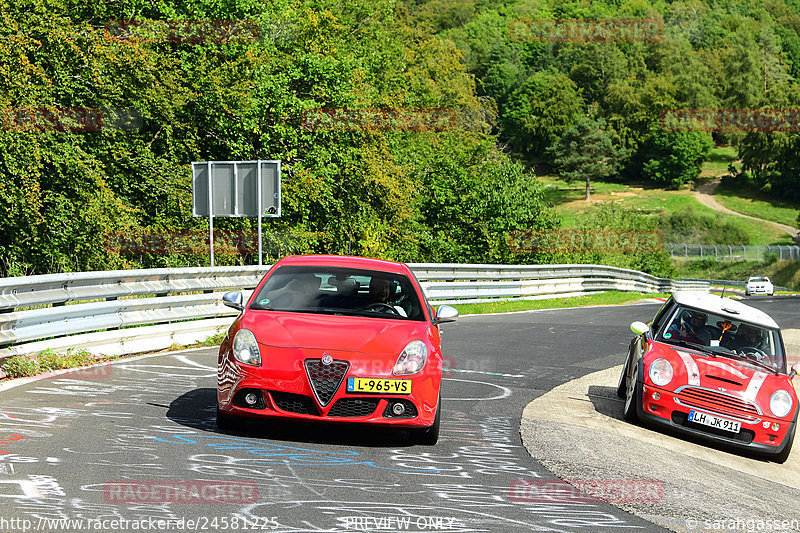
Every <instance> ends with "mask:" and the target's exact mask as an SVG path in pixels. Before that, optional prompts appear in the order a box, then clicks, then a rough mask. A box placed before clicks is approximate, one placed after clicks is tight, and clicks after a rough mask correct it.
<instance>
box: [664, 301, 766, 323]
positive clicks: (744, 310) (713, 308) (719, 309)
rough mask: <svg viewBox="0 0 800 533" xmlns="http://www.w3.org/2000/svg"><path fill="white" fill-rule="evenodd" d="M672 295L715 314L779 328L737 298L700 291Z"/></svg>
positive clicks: (763, 313)
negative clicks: (732, 298)
mask: <svg viewBox="0 0 800 533" xmlns="http://www.w3.org/2000/svg"><path fill="white" fill-rule="evenodd" d="M672 297H673V298H674V299H675V301H676V302H678V303H679V304H681V305H685V306H688V307H694V308H696V309H702V310H704V311H708V312H709V313H714V314H715V315H722V316H726V317H728V318H731V319H733V320H743V321H745V322H750V323H751V324H757V325H759V326H764V327H768V328H775V329H778V328H779V326H778V324H777V323H776V322H775V321H774V320H773V319H772V317H771V316H769V315H768V314H767V313H765V312H764V311H761V310H760V309H756V308H755V307H750V306H749V305H746V304H743V303H742V302H739V301H737V300H731V299H730V298H722V297H720V296H716V295H714V294H707V293H702V292H673V293H672Z"/></svg>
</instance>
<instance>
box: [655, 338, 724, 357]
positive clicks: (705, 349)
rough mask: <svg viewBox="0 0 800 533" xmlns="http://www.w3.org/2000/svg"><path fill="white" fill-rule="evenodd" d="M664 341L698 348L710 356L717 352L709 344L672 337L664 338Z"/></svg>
mask: <svg viewBox="0 0 800 533" xmlns="http://www.w3.org/2000/svg"><path fill="white" fill-rule="evenodd" d="M665 342H667V343H669V344H676V345H678V346H683V347H684V348H691V349H693V350H700V351H703V352H707V353H709V354H711V356H712V357H716V356H717V354H716V353H715V352H714V350H712V349H711V347H710V346H706V345H705V344H697V343H696V342H689V341H683V340H672V339H665Z"/></svg>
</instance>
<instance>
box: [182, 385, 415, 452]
mask: <svg viewBox="0 0 800 533" xmlns="http://www.w3.org/2000/svg"><path fill="white" fill-rule="evenodd" d="M216 411H217V390H216V389H211V388H203V389H194V390H191V391H189V392H187V393H185V394H182V395H181V396H179V397H177V398H175V399H174V400H173V401H172V402H171V403H170V405H169V409H168V410H167V418H169V419H170V420H172V421H173V422H175V423H177V424H180V425H182V426H187V427H190V428H192V429H196V430H199V431H207V432H210V433H219V434H226V435H237V436H244V437H248V438H263V439H270V440H278V441H291V442H305V443H315V444H334V445H350V446H366V447H403V446H411V445H413V444H414V442H413V439H412V438H411V434H410V432H409V431H407V430H404V429H394V428H383V427H376V426H366V425H358V424H334V423H329V422H316V421H296V420H279V419H272V420H266V419H242V424H241V427H240V428H237V429H236V430H223V429H220V428H218V427H217V424H216Z"/></svg>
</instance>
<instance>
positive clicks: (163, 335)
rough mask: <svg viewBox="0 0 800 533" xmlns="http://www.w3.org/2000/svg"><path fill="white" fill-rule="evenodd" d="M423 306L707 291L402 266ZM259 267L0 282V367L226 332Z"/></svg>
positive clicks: (528, 272)
mask: <svg viewBox="0 0 800 533" xmlns="http://www.w3.org/2000/svg"><path fill="white" fill-rule="evenodd" d="M409 266H410V267H411V269H412V270H413V271H414V274H415V275H416V276H417V278H418V279H419V280H420V283H421V284H422V287H423V289H424V291H425V293H426V296H427V297H428V299H429V300H430V301H432V302H437V303H471V302H486V301H497V300H506V299H538V298H547V297H555V296H567V295H580V294H586V293H591V292H598V291H606V290H622V291H637V292H671V291H673V290H702V291H707V290H708V286H709V285H708V283H707V282H704V281H674V280H669V279H663V278H657V277H655V276H651V275H649V274H644V273H642V272H637V271H635V270H628V269H623V268H616V267H608V266H602V265H532V266H519V265H462V264H428V263H416V264H410V265H409ZM269 268H270V267H269V265H266V266H262V267H257V266H252V267H216V268H177V269H151V270H123V271H108V272H76V273H67V274H48V275H43V276H26V277H18V278H5V279H0V360H2V359H5V358H7V357H10V356H14V355H20V354H38V353H41V352H42V351H44V350H47V349H51V350H53V351H63V350H66V349H68V348H72V347H82V348H85V349H87V350H89V351H92V352H95V353H105V354H108V355H116V354H123V353H136V352H142V351H152V350H159V349H163V348H166V347H169V346H170V345H172V344H191V343H194V342H197V341H200V340H204V339H206V338H207V337H209V336H211V335H214V334H217V333H220V332H222V331H225V330H226V329H227V328H228V326H230V324H231V322H232V320H233V317H235V316H236V314H237V313H236V312H235V311H234V310H232V309H230V308H228V307H225V306H223V305H222V303H221V297H222V294H223V293H224V292H225V291H229V290H235V289H241V290H247V289H253V288H254V287H255V286H256V285H257V284H258V282H259V280H260V279H261V278H262V277H263V275H264V274H265V273H266V272H267V271H268V269H269Z"/></svg>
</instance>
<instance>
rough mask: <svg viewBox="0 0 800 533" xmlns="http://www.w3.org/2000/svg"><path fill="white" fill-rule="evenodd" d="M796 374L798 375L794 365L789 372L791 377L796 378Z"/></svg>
mask: <svg viewBox="0 0 800 533" xmlns="http://www.w3.org/2000/svg"><path fill="white" fill-rule="evenodd" d="M796 375H797V370H795V369H794V367H792V371H791V372H789V379H794V377H795V376H796Z"/></svg>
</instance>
